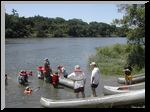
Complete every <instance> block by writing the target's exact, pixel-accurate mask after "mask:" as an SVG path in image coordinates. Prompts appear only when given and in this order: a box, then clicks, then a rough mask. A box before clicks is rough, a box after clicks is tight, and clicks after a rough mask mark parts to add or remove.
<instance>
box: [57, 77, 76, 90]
mask: <svg viewBox="0 0 150 112" xmlns="http://www.w3.org/2000/svg"><path fill="white" fill-rule="evenodd" d="M59 84H60V85H63V86H66V87H69V88H72V89H73V88H74V81H73V80H71V79H67V78H59Z"/></svg>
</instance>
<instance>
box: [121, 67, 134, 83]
mask: <svg viewBox="0 0 150 112" xmlns="http://www.w3.org/2000/svg"><path fill="white" fill-rule="evenodd" d="M123 71H124V74H125V84H126V85H128V84H132V75H131V71H132V68H131V67H130V66H128V67H125V68H124V70H123Z"/></svg>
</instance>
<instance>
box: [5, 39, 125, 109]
mask: <svg viewBox="0 0 150 112" xmlns="http://www.w3.org/2000/svg"><path fill="white" fill-rule="evenodd" d="M116 43H120V44H125V43H126V38H63V39H62V38H53V39H39V38H38V39H37V38H36V39H6V44H5V45H6V46H5V48H6V49H5V59H6V60H5V72H6V73H7V74H8V76H9V77H10V79H9V80H8V84H7V85H6V86H5V90H6V95H5V96H6V97H5V99H6V101H5V102H6V104H5V105H6V108H11V107H14V108H20V107H21V108H41V107H42V106H41V105H40V97H41V96H44V97H47V98H51V99H70V98H75V94H74V92H73V90H72V89H69V88H64V89H54V88H53V86H51V85H50V84H47V83H45V82H43V81H42V80H39V79H38V78H37V71H36V67H37V66H40V65H43V59H44V58H46V57H47V58H48V59H49V60H50V63H51V67H52V69H53V71H55V70H56V67H57V65H58V64H62V65H63V66H64V67H65V68H66V70H67V72H68V73H71V72H72V70H73V68H74V66H75V65H76V64H79V65H80V66H81V69H82V70H83V71H84V72H85V74H86V75H87V81H86V87H85V95H86V97H88V96H90V95H91V88H90V85H89V83H90V74H91V71H89V70H88V68H87V66H88V65H87V64H88V57H89V56H90V55H92V54H94V53H95V48H96V47H103V46H108V45H113V44H116ZM21 69H25V70H32V71H33V76H32V77H29V82H30V86H31V87H32V88H33V89H34V88H37V87H40V89H39V90H38V91H35V92H33V94H32V95H24V94H23V91H24V88H25V87H23V86H20V85H18V83H17V73H18V72H19V71H20V70H21ZM113 78H114V77H112V79H113ZM108 79H110V77H109V78H105V79H104V80H103V83H105V84H109V80H108ZM114 79H115V78H114ZM114 84H115V83H114ZM101 87H102V86H99V87H98V88H97V94H98V95H103V94H102V89H101Z"/></svg>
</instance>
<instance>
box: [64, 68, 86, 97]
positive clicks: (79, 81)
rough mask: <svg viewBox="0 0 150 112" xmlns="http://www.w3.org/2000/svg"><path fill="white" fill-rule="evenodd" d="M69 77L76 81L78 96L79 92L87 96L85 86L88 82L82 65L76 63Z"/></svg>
mask: <svg viewBox="0 0 150 112" xmlns="http://www.w3.org/2000/svg"><path fill="white" fill-rule="evenodd" d="M67 78H69V79H71V80H73V81H74V92H75V93H76V98H79V92H81V93H82V97H83V98H85V93H84V86H85V82H86V77H85V74H84V72H83V71H81V69H80V66H79V65H76V66H75V68H74V72H73V73H71V74H70V75H68V77H67Z"/></svg>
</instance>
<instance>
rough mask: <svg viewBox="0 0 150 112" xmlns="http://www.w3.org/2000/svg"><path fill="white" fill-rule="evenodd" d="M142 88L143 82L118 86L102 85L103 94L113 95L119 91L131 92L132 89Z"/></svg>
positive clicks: (143, 86)
mask: <svg viewBox="0 0 150 112" xmlns="http://www.w3.org/2000/svg"><path fill="white" fill-rule="evenodd" d="M143 88H145V82H144V83H139V84H133V85H125V86H118V87H114V86H106V85H104V87H103V93H104V95H113V94H119V93H127V92H132V91H134V90H138V89H143Z"/></svg>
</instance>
